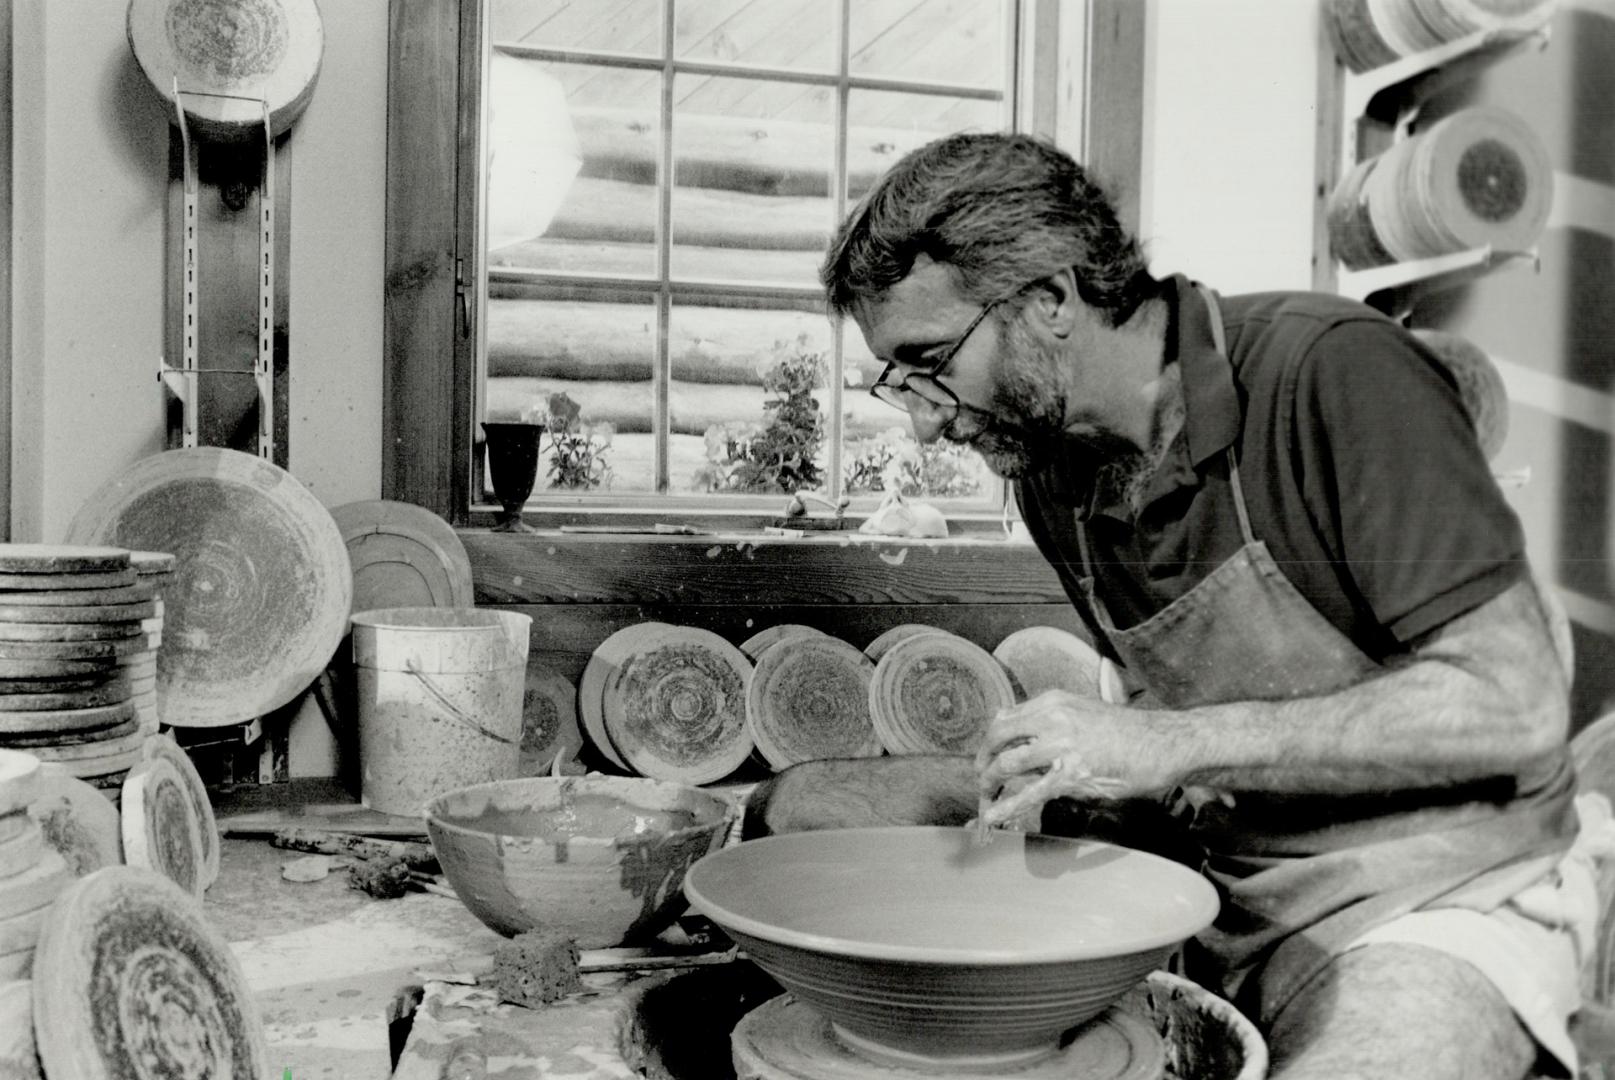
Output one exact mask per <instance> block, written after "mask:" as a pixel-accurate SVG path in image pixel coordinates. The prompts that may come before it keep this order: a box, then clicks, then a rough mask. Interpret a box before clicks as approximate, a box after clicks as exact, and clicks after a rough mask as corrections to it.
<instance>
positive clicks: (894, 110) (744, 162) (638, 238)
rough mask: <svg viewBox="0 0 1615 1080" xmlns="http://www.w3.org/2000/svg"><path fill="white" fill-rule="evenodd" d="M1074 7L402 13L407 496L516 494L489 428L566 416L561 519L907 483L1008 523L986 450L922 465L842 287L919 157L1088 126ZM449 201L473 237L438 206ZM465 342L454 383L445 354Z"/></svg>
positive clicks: (446, 8) (757, 6)
mask: <svg viewBox="0 0 1615 1080" xmlns="http://www.w3.org/2000/svg"><path fill="white" fill-rule="evenodd" d="M1115 3H1116V5H1117V6H1118V7H1119V8H1127V7H1137V5H1132V4H1128V3H1127V2H1126V0H1115ZM1074 10H1075V11H1076V12H1077V14H1078V15H1083V14H1091V13H1086V12H1084V11H1083V10H1082V8H1081V7H1080V6H1079V5H1073V4H1069V3H1067V4H1057V3H1054V2H1053V0H1041V2H1033V0H857V2H852V0H612V2H609V3H603V2H601V0H492V2H491V3H478V2H477V0H458V2H457V3H456V2H455V0H436V3H432V2H429V0H394V11H395V17H394V27H393V41H392V57H393V63H392V78H393V83H392V85H391V90H390V95H391V99H390V115H391V117H392V120H391V121H390V132H391V133H390V138H389V175H390V181H389V202H390V207H389V239H390V251H389V263H390V268H391V272H390V275H389V281H388V293H389V296H388V312H389V314H388V330H389V346H388V347H389V356H390V363H389V387H388V406H389V408H388V416H387V420H386V424H387V428H388V431H389V434H390V435H391V437H390V438H389V440H388V444H389V445H388V455H389V456H388V458H387V461H386V470H387V475H386V476H385V477H384V490H386V491H388V492H389V497H396V498H411V499H412V501H417V502H422V503H423V505H432V503H431V502H429V501H427V499H425V498H422V495H423V494H426V495H429V496H431V497H432V498H433V499H436V500H443V499H445V498H446V499H447V500H448V502H449V504H450V505H449V508H448V509H449V514H448V516H451V517H452V518H453V519H455V520H458V521H465V520H467V513H466V511H467V507H468V506H470V505H472V504H478V505H485V504H487V503H490V502H491V501H492V498H491V493H490V492H489V491H488V490H487V489H486V481H485V480H484V469H483V468H482V463H481V462H480V461H479V460H477V459H478V457H479V456H480V455H479V454H478V453H477V450H478V449H479V447H480V444H479V441H478V440H477V439H476V434H475V433H476V431H477V428H476V423H475V422H476V421H478V420H482V419H489V420H511V419H536V418H544V419H545V420H546V421H547V422H548V423H549V424H550V426H551V430H550V431H549V432H548V433H547V435H546V439H545V443H544V448H543V451H542V454H541V460H540V464H539V476H538V480H537V483H536V485H535V488H534V494H533V497H532V509H533V510H539V509H541V508H543V509H552V508H553V509H557V510H559V511H572V512H583V511H609V510H613V509H624V508H639V509H645V508H653V509H659V508H665V507H668V506H669V505H673V506H677V507H678V508H679V509H680V510H681V511H685V510H695V511H699V510H702V509H707V510H712V511H715V512H723V511H726V510H731V509H746V510H749V511H750V512H752V513H755V514H756V515H758V516H760V517H771V516H775V515H777V513H778V511H779V508H780V507H781V506H782V501H781V500H782V493H783V492H788V491H793V490H797V489H801V490H807V491H817V492H822V493H828V494H829V495H830V496H832V497H837V496H840V495H842V494H846V495H849V496H851V497H852V498H853V499H854V500H855V502H854V507H855V508H856V507H858V506H859V505H867V506H872V505H873V504H874V501H875V500H876V498H877V497H878V495H879V493H880V492H881V491H883V490H885V489H886V488H888V487H889V486H892V485H894V484H895V485H900V486H902V487H903V488H904V490H906V491H908V492H911V493H918V494H923V495H924V496H926V497H927V498H931V499H935V500H942V501H944V502H946V503H947V504H948V505H949V507H950V510H952V511H954V512H957V511H960V510H964V509H971V508H973V509H978V510H984V511H985V510H993V511H996V508H997V507H998V505H999V501H1000V500H1001V498H1002V489H1001V486H1000V485H999V484H998V482H997V481H996V480H995V479H994V478H993V477H991V476H990V474H988V473H987V472H986V470H985V469H984V468H983V467H982V466H981V465H980V463H979V461H978V460H977V459H976V458H975V456H974V455H973V454H971V453H969V452H968V451H961V450H959V449H957V448H952V447H939V448H921V447H919V446H918V445H917V444H916V443H915V442H914V441H913V439H912V436H911V434H910V433H909V429H908V422H907V419H906V417H904V416H903V415H902V414H901V413H899V412H897V411H896V410H893V409H891V408H889V407H888V406H885V405H883V404H881V403H880V402H878V401H875V400H874V399H872V398H871V397H870V396H869V394H868V392H867V389H868V385H869V383H870V381H871V380H872V379H873V378H874V376H875V374H876V372H877V371H878V365H877V364H876V363H875V362H874V360H873V358H872V357H871V356H870V355H869V354H868V351H867V349H866V348H865V346H864V344H863V341H862V338H861V336H860V335H859V334H858V332H857V330H856V327H853V326H851V325H850V324H849V325H847V326H846V327H845V328H843V327H840V326H835V325H832V324H831V322H830V321H829V320H828V319H826V317H825V314H824V306H823V300H822V293H821V290H820V288H819V286H818V284H817V267H818V263H819V260H820V258H821V257H822V254H823V252H824V249H825V246H826V243H827V241H828V239H829V236H830V234H831V232H832V231H833V229H834V227H835V225H836V223H837V222H838V221H839V220H840V219H841V218H842V217H843V216H844V214H845V212H846V209H847V208H848V207H849V206H850V205H851V203H852V202H853V201H855V200H856V199H857V198H858V196H859V195H860V194H861V193H862V192H863V191H865V190H867V188H868V187H869V186H870V184H871V183H872V182H873V180H874V179H875V177H876V176H878V175H879V174H880V173H881V172H882V171H883V170H884V169H885V168H886V167H888V166H889V165H890V164H891V163H892V162H893V161H895V160H896V159H897V158H898V157H900V156H901V155H902V154H903V153H904V152H905V151H907V150H908V149H910V148H912V147H914V146H918V145H920V144H922V143H924V142H926V141H928V140H929V139H931V138H933V137H935V136H937V135H940V134H944V133H947V132H950V131H958V130H996V129H1006V128H1013V127H1020V128H1030V129H1033V130H1040V131H1043V132H1045V133H1048V134H1055V135H1057V136H1058V135H1059V134H1060V133H1061V132H1062V131H1067V132H1069V131H1073V130H1074V131H1077V132H1080V121H1078V120H1075V119H1072V118H1071V117H1072V116H1074V113H1073V111H1072V110H1071V109H1070V107H1069V106H1067V107H1066V108H1065V110H1064V113H1065V114H1066V119H1064V120H1063V121H1062V119H1061V116H1060V114H1061V109H1060V108H1059V105H1058V100H1059V95H1060V93H1061V92H1062V89H1063V92H1064V93H1065V94H1066V95H1067V96H1068V97H1071V96H1076V95H1075V93H1074V91H1072V89H1071V88H1072V87H1073V86H1077V87H1080V86H1082V85H1083V83H1082V81H1081V80H1080V79H1078V78H1076V77H1074V72H1080V71H1081V70H1082V65H1083V60H1084V57H1083V56H1082V52H1083V50H1082V48H1081V44H1082V42H1083V41H1084V40H1086V35H1087V34H1088V32H1089V30H1088V27H1087V26H1086V24H1085V23H1084V24H1081V25H1077V24H1073V23H1072V21H1071V18H1070V16H1071V13H1072V12H1073V11H1074ZM400 12H402V13H403V17H402V18H401V17H399V13H400ZM1062 18H1063V19H1065V22H1064V24H1063V25H1062V24H1061V23H1060V22H1059V20H1061V19H1062ZM1139 22H1140V24H1141V19H1140V20H1139ZM451 36H452V40H453V42H454V43H455V46H456V47H455V49H454V50H453V52H451V51H450V49H449V47H448V46H449V41H450V38H451ZM1073 43H1074V45H1075V47H1073ZM434 51H435V52H436V54H438V55H439V56H443V55H453V56H456V58H457V59H458V61H459V66H460V78H459V82H458V85H457V86H456V87H455V99H454V103H453V104H454V109H455V116H456V123H457V127H458V128H459V129H460V130H459V131H458V136H459V137H458V138H457V139H455V140H454V141H453V142H452V143H450V142H448V141H447V140H445V139H442V138H441V135H442V133H441V132H433V131H432V130H431V129H430V128H427V129H425V130H422V129H421V128H420V127H418V126H417V124H418V123H419V120H418V114H419V113H420V111H421V110H423V109H424V110H428V111H435V112H437V114H438V115H444V114H445V113H446V111H447V105H448V102H447V100H446V98H445V91H444V87H443V83H444V81H445V80H444V78H443V74H444V73H443V72H442V71H441V70H437V71H435V73H434V72H433V69H432V67H431V65H427V64H423V63H422V61H423V59H424V57H425V55H426V54H430V53H431V52H434ZM1139 54H1140V55H1141V54H1142V49H1141V47H1140V49H1139ZM1096 62H1097V58H1096ZM423 68H424V69H425V71H426V72H427V73H429V74H423ZM476 101H485V105H483V107H482V108H480V109H479V108H478V107H477V106H476V104H474V103H473V102H476ZM406 118H409V119H408V120H406ZM468 128H471V129H474V130H472V131H469V132H468V131H467V130H466V129H468ZM434 139H435V140H436V141H433V140H434ZM479 143H480V149H479ZM484 160H485V161H487V163H488V168H487V170H486V173H485V174H484V175H480V176H479V174H478V170H477V165H476V163H477V162H480V161H484ZM451 166H452V168H451ZM433 176H436V177H437V179H436V181H435V182H434V181H433V180H432V177H433ZM456 177H457V180H455V179H454V178H456ZM445 178H447V179H445ZM479 190H480V191H481V193H482V201H481V202H480V204H479V203H478V202H477V200H476V199H474V198H472V197H470V193H471V192H475V191H479ZM434 193H436V194H435V195H434ZM444 193H447V194H448V195H449V197H450V198H451V199H452V201H453V202H454V204H455V206H456V207H457V208H458V209H457V210H456V211H455V212H454V214H453V217H452V221H450V220H448V219H446V218H445V210H444V209H443V207H442V206H440V205H437V204H436V203H434V202H433V201H432V200H433V199H434V197H437V198H441V196H442V194H444ZM472 211H477V212H472ZM450 234H452V236H453V237H454V250H453V253H452V260H451V259H450V258H447V257H444V253H443V252H442V249H441V247H439V246H438V245H439V244H441V242H442V241H441V238H442V237H443V236H445V235H450ZM484 239H485V246H482V245H481V241H483V240H484ZM468 250H469V251H471V252H472V256H471V257H469V258H468V257H467V256H466V255H465V254H464V252H466V251H468ZM451 267H452V271H451V269H450V268H451ZM451 273H452V278H453V286H454V288H455V290H456V291H457V299H456V301H455V304H454V305H453V306H450V307H448V308H447V309H446V310H445V307H444V306H443V305H442V304H441V303H440V298H441V297H442V296H444V295H447V293H446V290H445V289H444V288H443V286H444V285H446V284H447V279H448V278H449V276H450V274H451ZM428 295H429V296H430V301H429V302H428V300H427V297H428ZM445 332H447V333H448V334H449V336H451V337H452V339H453V341H452V350H451V351H452V353H453V355H454V357H455V359H454V362H453V363H452V364H450V363H446V362H445V360H446V356H445V355H444V354H443V353H439V354H438V355H437V356H436V357H433V356H430V355H427V350H426V345H425V342H426V341H429V340H431V339H433V338H434V337H435V338H437V339H438V340H441V339H442V338H443V337H444V336H445ZM445 351H450V350H445ZM423 389H424V390H425V391H426V393H425V394H424V395H423V394H422V392H421V391H422V390H423ZM445 392H447V393H448V394H449V395H450V397H451V400H452V407H451V408H444V407H443V404H444V403H443V394H444V393H445ZM434 402H435V403H436V404H437V407H438V409H439V410H440V412H439V414H438V415H436V416H430V417H429V416H427V415H426V410H427V409H428V408H431V407H432V405H433V403H434ZM423 425H424V429H423ZM428 434H435V439H434V438H427V439H424V440H420V439H418V436H420V435H428ZM418 441H420V442H424V443H425V444H426V445H417V443H418ZM445 444H446V445H445ZM445 450H446V451H447V453H448V456H449V457H450V458H451V463H450V464H449V465H448V466H447V467H446V468H445V467H444V464H443V463H442V462H441V461H440V460H439V458H438V457H437V456H436V455H438V454H441V453H443V452H444V451H445ZM453 461H458V462H460V464H453V463H452V462H453Z"/></svg>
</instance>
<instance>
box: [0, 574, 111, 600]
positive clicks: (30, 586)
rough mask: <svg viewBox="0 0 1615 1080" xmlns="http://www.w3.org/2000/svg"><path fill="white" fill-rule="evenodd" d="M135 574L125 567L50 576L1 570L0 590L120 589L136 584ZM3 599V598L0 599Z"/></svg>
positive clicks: (68, 590) (66, 590) (64, 590)
mask: <svg viewBox="0 0 1615 1080" xmlns="http://www.w3.org/2000/svg"><path fill="white" fill-rule="evenodd" d="M135 577H136V575H135V572H134V571H133V570H132V569H129V568H127V567H125V568H124V569H122V570H86V571H84V572H83V573H72V572H68V571H63V572H62V573H50V574H44V573H40V574H16V573H11V572H9V571H5V570H0V589H10V590H14V591H17V592H39V591H42V590H52V591H55V590H60V591H62V592H72V591H74V590H75V589H119V588H123V587H124V586H127V585H133V584H134V583H135ZM0 599H3V597H0Z"/></svg>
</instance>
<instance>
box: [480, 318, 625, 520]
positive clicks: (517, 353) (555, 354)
mask: <svg viewBox="0 0 1615 1080" xmlns="http://www.w3.org/2000/svg"><path fill="white" fill-rule="evenodd" d="M655 356H656V306H655V304H654V303H653V302H652V301H651V300H650V299H648V298H646V299H643V300H640V299H635V298H631V297H626V298H623V299H620V300H612V301H609V302H603V301H585V300H581V299H557V300H533V299H519V298H505V297H498V296H494V297H491V298H490V299H489V300H488V419H490V420H521V419H534V418H542V417H543V416H546V415H547V416H548V417H549V424H550V430H549V431H548V432H546V433H545V436H544V443H543V452H542V455H541V457H540V460H539V465H538V474H539V475H538V483H537V484H535V485H534V487H533V490H534V492H535V493H539V492H549V493H582V492H590V491H592V492H643V491H650V490H652V488H653V486H654V476H655V473H654V470H653V461H654V457H653V454H654V447H655V438H654V435H653V434H652V430H653V429H652V425H651V413H652V403H653V398H652V393H651V370H652V364H653V362H654V360H655ZM563 395H564V396H563Z"/></svg>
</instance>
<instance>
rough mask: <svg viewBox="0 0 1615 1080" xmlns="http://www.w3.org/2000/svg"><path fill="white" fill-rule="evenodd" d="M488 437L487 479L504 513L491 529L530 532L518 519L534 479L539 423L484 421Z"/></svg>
mask: <svg viewBox="0 0 1615 1080" xmlns="http://www.w3.org/2000/svg"><path fill="white" fill-rule="evenodd" d="M482 431H483V434H484V435H485V436H487V439H488V480H489V482H490V483H491V484H492V485H493V494H494V498H496V499H498V500H499V505H500V506H502V507H504V509H505V512H504V515H503V516H502V517H501V518H500V519H499V524H497V525H495V526H494V527H493V531H494V532H532V531H533V529H532V527H531V526H529V525H524V524H523V523H522V506H523V504H525V503H526V502H527V496H529V495H531V494H532V493H533V484H534V483H535V482H536V481H537V479H538V441H539V436H540V435H542V434H544V425H543V424H518V423H496V422H484V423H483V425H482Z"/></svg>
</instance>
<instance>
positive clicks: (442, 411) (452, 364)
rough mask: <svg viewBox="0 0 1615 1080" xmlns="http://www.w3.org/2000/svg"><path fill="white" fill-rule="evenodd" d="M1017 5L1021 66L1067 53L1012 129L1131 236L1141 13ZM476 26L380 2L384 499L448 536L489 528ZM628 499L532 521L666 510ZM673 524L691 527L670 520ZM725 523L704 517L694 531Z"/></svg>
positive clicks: (472, 7)
mask: <svg viewBox="0 0 1615 1080" xmlns="http://www.w3.org/2000/svg"><path fill="white" fill-rule="evenodd" d="M1017 3H1018V5H1019V12H1018V16H1017V17H1018V18H1020V19H1021V20H1023V25H1024V26H1026V27H1027V28H1028V32H1029V33H1031V35H1032V54H1033V63H1034V64H1047V63H1059V61H1060V58H1061V56H1062V55H1064V56H1065V57H1066V61H1065V63H1064V64H1063V66H1062V68H1061V76H1060V78H1059V79H1058V80H1042V81H1041V82H1040V84H1039V87H1038V88H1035V89H1036V92H1032V91H1033V89H1034V88H1032V87H1030V86H1028V85H1023V86H1022V87H1021V88H1020V90H1021V91H1022V93H1023V100H1024V101H1025V103H1026V104H1025V106H1024V107H1025V108H1026V109H1027V110H1028V111H1029V113H1028V116H1027V124H1026V126H1027V127H1029V129H1030V130H1032V131H1035V132H1037V133H1039V134H1042V135H1045V136H1048V137H1051V138H1054V139H1055V140H1056V141H1058V142H1060V143H1061V144H1062V145H1065V146H1072V147H1078V148H1081V156H1082V157H1083V158H1084V159H1085V160H1086V161H1087V163H1088V165H1089V167H1090V168H1091V169H1092V170H1093V171H1094V173H1095V175H1097V176H1098V177H1100V178H1101V179H1102V180H1103V181H1104V182H1105V183H1106V185H1107V187H1109V188H1110V189H1111V190H1113V191H1114V192H1116V193H1117V197H1118V199H1119V201H1120V203H1121V209H1122V210H1123V214H1124V218H1125V219H1126V220H1127V222H1128V223H1129V224H1130V225H1132V226H1134V227H1136V225H1137V192H1138V190H1139V176H1140V163H1141V160H1142V130H1143V123H1142V121H1143V90H1144V79H1143V72H1144V25H1145V14H1146V12H1145V5H1144V4H1143V3H1141V2H1137V0H1088V3H1087V4H1086V7H1085V8H1073V6H1072V5H1071V4H1069V3H1065V4H1062V3H1060V0H1017ZM1074 10H1075V11H1077V12H1078V18H1079V19H1080V20H1081V21H1080V25H1079V24H1077V23H1076V22H1074V21H1073V20H1072V18H1071V16H1072V12H1073V11H1074ZM484 18H485V12H484V0H390V6H389V44H388V91H387V93H388V108H387V235H386V268H387V269H386V278H385V285H384V289H385V295H384V304H385V314H384V329H383V342H384V361H383V362H384V369H383V379H382V386H383V407H382V438H383V446H382V455H381V456H382V496H383V497H384V498H388V499H397V500H401V501H405V502H411V503H415V504H418V505H420V506H424V507H426V508H427V509H429V510H432V511H433V512H435V513H437V514H439V515H440V516H442V517H444V518H445V519H447V520H449V521H450V522H452V523H453V524H455V525H458V526H475V525H484V524H487V523H489V522H490V521H491V518H490V517H488V516H487V515H486V514H484V513H483V512H481V508H474V507H473V506H472V496H473V492H474V490H475V489H474V483H473V481H474V477H475V469H474V467H473V462H472V450H473V445H474V444H473V437H472V432H473V422H474V416H475V410H476V395H477V387H476V385H475V379H476V372H477V370H478V357H477V336H478V335H477V331H476V327H477V323H478V321H479V320H480V318H481V309H482V307H483V306H484V301H483V300H482V298H481V296H480V290H479V289H478V287H477V281H476V273H475V267H476V258H477V255H476V245H477V244H478V242H479V241H478V235H477V231H478V222H477V218H478V215H479V214H480V213H481V210H482V208H481V207H475V206H474V203H475V196H474V193H475V192H477V191H478V190H479V187H478V185H479V178H478V175H477V173H478V163H477V154H476V148H477V144H478V138H477V132H478V131H479V130H480V127H481V123H482V117H481V115H480V112H479V110H480V101H481V98H482V93H481V85H480V79H481V77H482V70H483V65H484V58H483V55H482V52H483V45H482V38H483V34H482V32H481V30H482V20H483V19H484ZM1062 19H1064V20H1066V21H1065V22H1064V23H1063V24H1062ZM1073 43H1074V44H1073ZM1078 50H1080V52H1079V51H1078ZM462 193H466V194H467V197H466V198H462V197H461V196H462ZM638 501H639V502H640V503H641V504H642V505H640V506H639V507H638V508H637V509H636V508H633V507H631V506H630V507H624V508H614V509H613V510H612V511H609V512H605V511H594V510H588V509H584V508H582V507H580V508H579V509H578V510H577V511H576V512H575V513H566V512H558V513H552V512H549V510H546V512H545V515H544V519H545V522H546V523H547V524H566V523H569V522H580V521H585V520H596V521H606V520H610V521H633V520H635V519H640V520H645V519H648V518H654V519H660V518H662V517H665V516H666V515H667V514H668V513H669V512H670V511H669V509H668V508H667V507H665V506H663V507H657V506H656V505H654V503H650V502H648V501H647V500H638ZM743 516H744V517H746V518H749V519H751V520H752V521H755V520H756V519H757V517H758V514H757V511H756V510H755V508H750V509H747V510H745V511H743ZM680 520H681V521H688V520H691V519H690V518H689V516H688V515H684V514H683V513H680ZM735 521H736V518H735V516H734V515H731V514H725V513H722V512H716V511H715V512H711V513H706V512H703V513H701V514H698V515H697V516H696V519H694V521H693V523H694V524H696V525H704V526H720V525H724V524H727V525H729V526H731V527H732V526H733V525H734V523H735ZM991 525H992V527H993V528H995V529H996V528H997V523H996V521H993V522H992V523H991Z"/></svg>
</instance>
